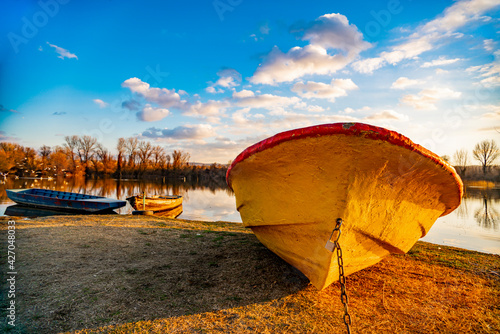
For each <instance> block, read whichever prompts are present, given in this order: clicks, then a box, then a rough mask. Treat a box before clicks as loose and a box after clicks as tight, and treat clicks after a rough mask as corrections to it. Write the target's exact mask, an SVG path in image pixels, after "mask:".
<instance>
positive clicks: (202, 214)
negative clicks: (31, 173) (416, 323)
mask: <svg viewBox="0 0 500 334" xmlns="http://www.w3.org/2000/svg"><path fill="white" fill-rule="evenodd" d="M165 181H166V182H163V180H160V181H159V182H155V181H150V180H115V179H84V178H58V179H50V180H49V179H39V178H38V179H35V178H20V179H14V178H9V179H7V180H6V183H5V184H2V185H0V215H7V214H8V213H9V212H12V209H11V210H9V212H6V211H5V210H6V208H7V207H8V206H9V205H12V204H14V203H13V202H12V201H10V200H9V199H8V197H7V193H6V191H5V189H20V188H43V189H51V190H59V191H69V192H75V193H81V194H91V195H98V196H103V197H109V198H116V199H121V200H126V198H127V197H130V196H133V195H139V194H142V193H143V192H145V193H146V195H147V196H156V195H181V196H183V198H184V201H183V203H184V206H183V207H182V208H180V210H176V211H175V212H166V213H164V216H168V217H179V218H183V219H199V220H226V221H239V214H238V213H237V211H236V209H235V204H234V198H233V192H232V191H231V190H230V189H229V188H227V186H225V185H224V184H221V182H206V183H203V184H202V183H198V182H192V183H190V182H184V181H183V180H173V181H169V180H165ZM14 210H16V212H18V213H20V211H19V210H18V209H16V208H14ZM133 210H134V209H133V208H132V207H131V206H130V204H128V203H127V206H125V207H123V208H121V209H118V210H116V212H118V213H120V214H130V213H132V211H133Z"/></svg>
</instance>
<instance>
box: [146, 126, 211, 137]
mask: <svg viewBox="0 0 500 334" xmlns="http://www.w3.org/2000/svg"><path fill="white" fill-rule="evenodd" d="M216 135H217V134H216V133H215V130H214V129H213V128H212V126H211V125H210V124H195V125H184V126H178V127H176V128H173V129H167V128H165V129H159V128H149V129H147V130H146V131H144V132H143V133H142V136H143V137H148V138H155V139H161V138H169V139H176V140H200V139H204V138H208V137H214V136H216Z"/></svg>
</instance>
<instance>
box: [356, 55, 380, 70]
mask: <svg viewBox="0 0 500 334" xmlns="http://www.w3.org/2000/svg"><path fill="white" fill-rule="evenodd" d="M384 63H385V60H384V59H383V58H381V57H376V58H368V59H363V60H358V61H356V62H354V63H352V68H353V69H354V70H355V71H357V72H359V73H365V74H370V73H373V71H375V70H378V69H379V68H381V67H382V66H383V65H384Z"/></svg>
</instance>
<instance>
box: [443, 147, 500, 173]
mask: <svg viewBox="0 0 500 334" xmlns="http://www.w3.org/2000/svg"><path fill="white" fill-rule="evenodd" d="M499 156H500V149H499V147H498V145H497V143H496V142H495V141H494V140H483V141H481V142H479V143H477V144H476V146H474V149H473V150H472V159H471V156H470V155H469V152H468V151H467V150H466V149H461V150H457V151H456V152H455V153H454V154H453V161H450V157H448V156H443V157H442V158H443V159H444V160H446V161H447V162H450V163H453V165H454V166H455V169H456V171H457V172H458V174H460V177H462V179H465V180H489V181H500V173H499V172H500V171H499V169H498V166H494V162H495V161H496V159H497V158H498V157H499ZM474 160H477V161H478V162H479V163H480V167H478V166H471V165H470V163H471V162H472V161H474Z"/></svg>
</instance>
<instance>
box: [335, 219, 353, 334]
mask: <svg viewBox="0 0 500 334" xmlns="http://www.w3.org/2000/svg"><path fill="white" fill-rule="evenodd" d="M341 226H342V219H341V218H337V224H336V225H335V229H334V230H333V232H335V231H338V235H337V237H336V239H335V248H336V249H337V261H338V264H339V283H340V301H341V302H342V304H343V305H344V324H345V326H346V328H347V333H348V334H351V327H350V326H351V324H352V321H351V316H350V315H349V309H348V306H347V304H348V303H349V298H348V297H347V290H346V286H345V283H346V280H345V276H344V259H343V258H342V248H340V243H339V239H340V233H341V230H340V227H341ZM332 235H333V233H332Z"/></svg>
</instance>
